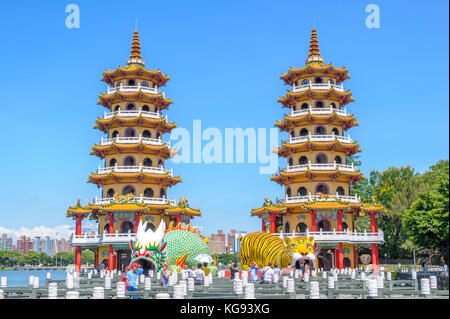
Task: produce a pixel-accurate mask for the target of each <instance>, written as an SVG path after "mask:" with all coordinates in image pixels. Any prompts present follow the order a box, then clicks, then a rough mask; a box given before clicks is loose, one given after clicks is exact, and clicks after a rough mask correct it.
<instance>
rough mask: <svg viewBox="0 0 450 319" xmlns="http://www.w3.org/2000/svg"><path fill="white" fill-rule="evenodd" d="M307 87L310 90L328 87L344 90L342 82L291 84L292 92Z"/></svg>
mask: <svg viewBox="0 0 450 319" xmlns="http://www.w3.org/2000/svg"><path fill="white" fill-rule="evenodd" d="M307 89H311V90H329V89H335V90H336V91H339V92H344V91H345V90H344V84H331V83H309V84H306V85H297V86H295V85H293V86H292V92H294V93H295V92H302V91H305V90H307Z"/></svg>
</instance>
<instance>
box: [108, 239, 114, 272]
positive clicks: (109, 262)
mask: <svg viewBox="0 0 450 319" xmlns="http://www.w3.org/2000/svg"><path fill="white" fill-rule="evenodd" d="M113 257H114V256H113V245H109V254H108V270H109V271H111V270H113V269H114V265H113V264H114V258H113Z"/></svg>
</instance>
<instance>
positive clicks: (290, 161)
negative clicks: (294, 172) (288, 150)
mask: <svg viewBox="0 0 450 319" xmlns="http://www.w3.org/2000/svg"><path fill="white" fill-rule="evenodd" d="M288 164H289V166H293V165H294V160H293V159H292V157H289V160H288Z"/></svg>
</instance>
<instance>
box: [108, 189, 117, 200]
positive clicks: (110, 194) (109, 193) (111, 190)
mask: <svg viewBox="0 0 450 319" xmlns="http://www.w3.org/2000/svg"><path fill="white" fill-rule="evenodd" d="M114 194H115V192H114V189H112V188H110V189H108V192H107V193H106V197H108V198H113V197H114Z"/></svg>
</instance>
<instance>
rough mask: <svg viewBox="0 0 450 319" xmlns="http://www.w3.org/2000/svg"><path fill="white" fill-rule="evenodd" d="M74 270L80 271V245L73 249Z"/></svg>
mask: <svg viewBox="0 0 450 319" xmlns="http://www.w3.org/2000/svg"><path fill="white" fill-rule="evenodd" d="M75 272H77V273H80V272H81V246H77V248H76V249H75Z"/></svg>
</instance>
